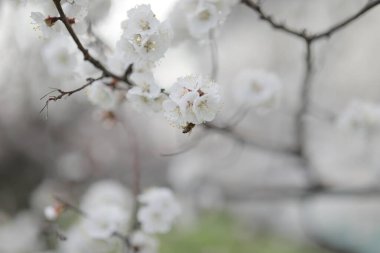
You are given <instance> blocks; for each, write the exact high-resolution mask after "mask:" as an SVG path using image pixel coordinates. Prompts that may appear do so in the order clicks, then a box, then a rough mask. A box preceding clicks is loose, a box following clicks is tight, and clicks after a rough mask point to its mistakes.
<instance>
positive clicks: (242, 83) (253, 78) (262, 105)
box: [233, 70, 282, 113]
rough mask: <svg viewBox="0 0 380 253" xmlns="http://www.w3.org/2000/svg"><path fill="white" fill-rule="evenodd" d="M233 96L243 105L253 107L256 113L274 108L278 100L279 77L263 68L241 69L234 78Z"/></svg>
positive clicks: (280, 85) (279, 92) (279, 90)
mask: <svg viewBox="0 0 380 253" xmlns="http://www.w3.org/2000/svg"><path fill="white" fill-rule="evenodd" d="M235 84H236V86H238V87H234V89H233V92H234V94H233V95H234V98H235V100H236V101H237V102H238V103H242V104H243V106H245V107H249V108H250V107H253V108H255V109H256V111H257V112H258V113H266V112H269V111H271V110H273V109H275V108H276V107H277V106H278V104H279V102H280V98H281V97H280V95H281V87H282V84H281V82H280V79H279V78H278V77H277V76H276V75H275V74H273V73H270V72H267V71H264V70H243V71H242V72H241V73H239V74H238V76H237V77H236V80H235Z"/></svg>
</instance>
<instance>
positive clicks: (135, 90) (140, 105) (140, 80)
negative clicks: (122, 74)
mask: <svg viewBox="0 0 380 253" xmlns="http://www.w3.org/2000/svg"><path fill="white" fill-rule="evenodd" d="M131 80H132V81H133V82H134V83H135V84H136V86H134V87H132V88H131V89H130V90H129V91H128V93H127V99H128V100H129V101H130V102H131V104H132V105H133V107H134V108H135V109H136V110H138V111H140V112H144V111H145V112H150V111H153V112H158V111H160V110H161V107H162V106H161V105H162V102H163V100H164V99H165V95H163V94H162V93H161V88H160V87H159V86H158V85H157V84H156V81H155V80H154V77H153V74H152V73H151V72H146V71H144V72H135V73H133V74H132V75H131Z"/></svg>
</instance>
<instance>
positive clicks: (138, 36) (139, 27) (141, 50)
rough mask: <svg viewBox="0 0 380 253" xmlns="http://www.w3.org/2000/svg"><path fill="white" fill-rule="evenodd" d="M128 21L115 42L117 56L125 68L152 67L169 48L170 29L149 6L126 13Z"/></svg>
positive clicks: (123, 25) (123, 23)
mask: <svg viewBox="0 0 380 253" xmlns="http://www.w3.org/2000/svg"><path fill="white" fill-rule="evenodd" d="M127 14H128V19H127V20H125V21H123V22H122V24H121V26H122V29H123V34H122V36H121V38H120V40H119V41H118V42H117V46H116V47H117V54H118V55H119V57H120V58H121V59H122V60H124V62H125V67H127V66H128V65H129V64H131V63H133V64H134V66H135V68H146V67H149V66H152V64H154V63H155V62H156V61H157V60H159V59H160V58H162V57H163V56H164V53H165V52H166V51H167V49H168V48H169V46H170V42H171V39H172V29H171V27H170V25H169V23H168V22H160V21H159V20H158V19H157V18H156V15H155V14H154V13H153V12H152V10H151V8H150V5H139V6H137V7H135V8H133V9H131V10H129V11H128V13H127Z"/></svg>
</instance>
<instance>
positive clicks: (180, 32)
mask: <svg viewBox="0 0 380 253" xmlns="http://www.w3.org/2000/svg"><path fill="white" fill-rule="evenodd" d="M237 3H238V1H236V0H181V1H178V2H177V4H176V5H175V6H174V8H173V10H172V11H171V13H170V14H169V20H170V23H171V25H172V26H173V30H174V31H175V40H176V41H177V42H178V41H180V40H182V39H185V38H186V37H189V36H191V37H193V38H196V39H205V38H208V36H209V33H210V31H212V30H216V29H217V28H218V27H220V25H222V24H223V23H224V21H225V19H226V18H227V16H228V15H229V13H230V12H231V9H232V7H233V6H234V5H235V4H237Z"/></svg>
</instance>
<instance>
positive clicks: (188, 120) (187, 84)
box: [163, 76, 221, 128]
mask: <svg viewBox="0 0 380 253" xmlns="http://www.w3.org/2000/svg"><path fill="white" fill-rule="evenodd" d="M220 104H221V96H220V89H219V85H218V84H216V83H215V82H213V81H211V80H209V79H206V78H204V77H201V76H186V77H181V78H178V80H177V82H176V83H175V84H174V85H173V86H172V87H171V88H170V90H169V98H168V99H167V100H165V101H164V103H163V109H164V115H165V117H166V118H167V119H168V120H169V121H170V122H171V123H172V124H174V125H175V126H178V127H182V128H184V127H186V126H187V125H188V124H194V125H198V124H202V123H204V122H208V121H212V120H213V119H214V118H215V116H216V113H217V112H218V110H219V108H220Z"/></svg>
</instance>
